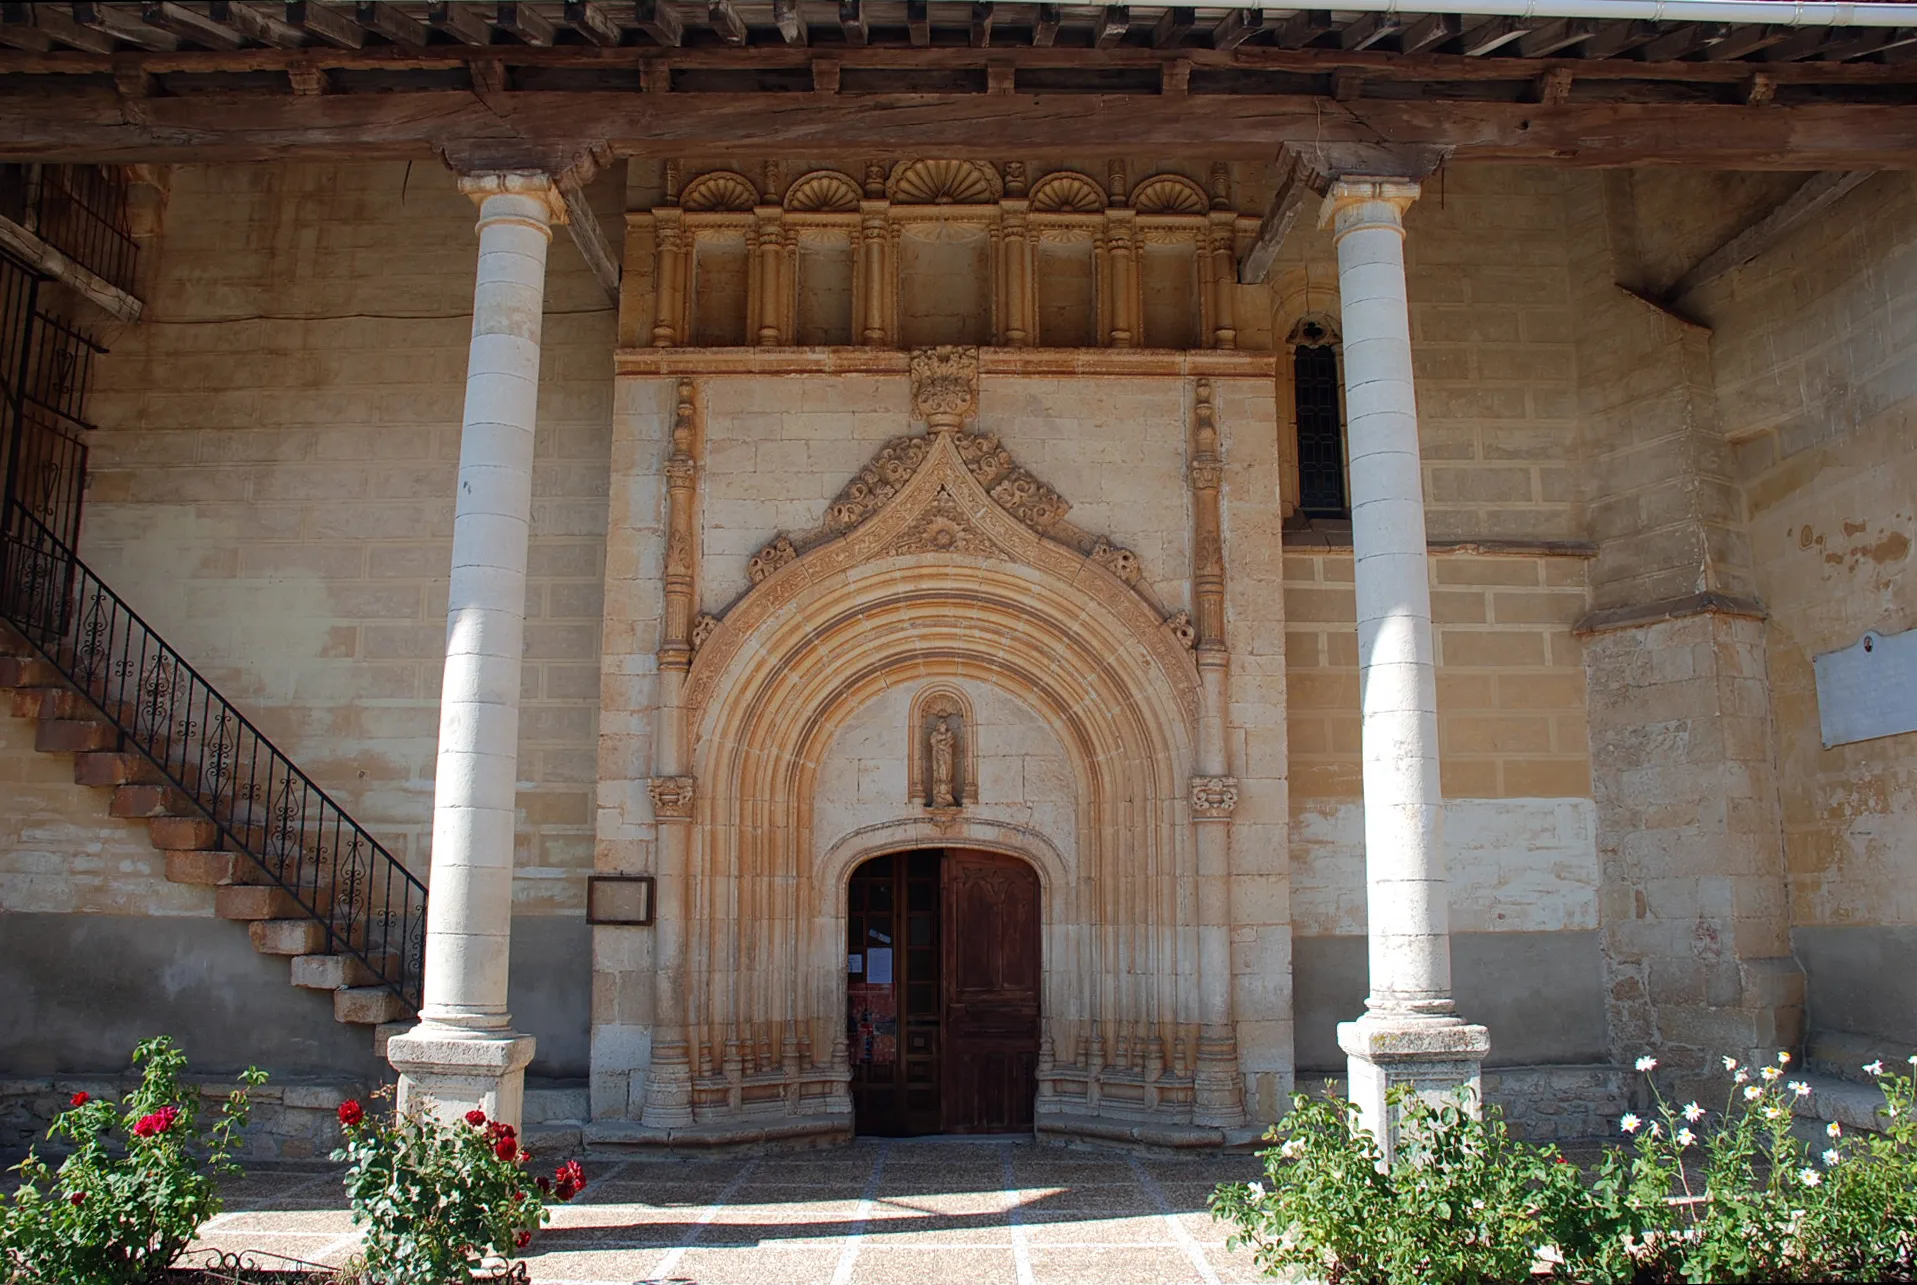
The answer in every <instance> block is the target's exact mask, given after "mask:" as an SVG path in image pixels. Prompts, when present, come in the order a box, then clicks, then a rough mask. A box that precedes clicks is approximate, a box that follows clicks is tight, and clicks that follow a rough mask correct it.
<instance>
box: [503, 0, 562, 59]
mask: <svg viewBox="0 0 1917 1285" xmlns="http://www.w3.org/2000/svg"><path fill="white" fill-rule="evenodd" d="M493 25H494V26H496V27H498V28H499V29H500V30H501V31H504V32H506V33H507V34H509V35H512V36H517V37H518V38H519V39H520V41H521V42H523V43H525V44H528V45H533V46H535V47H539V48H545V47H547V46H549V45H551V44H552V43H553V39H554V37H555V36H557V35H558V34H559V33H558V31H557V30H556V29H555V28H554V27H553V25H552V23H551V21H550V20H548V19H547V18H546V16H545V15H544V14H542V13H540V12H539V10H537V9H535V8H533V7H532V6H531V5H529V4H502V5H498V6H496V7H495V8H494V10H493Z"/></svg>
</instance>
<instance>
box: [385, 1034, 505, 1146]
mask: <svg viewBox="0 0 1917 1285" xmlns="http://www.w3.org/2000/svg"><path fill="white" fill-rule="evenodd" d="M532 1056H533V1037H532V1036H530V1035H520V1034H517V1033H515V1032H512V1031H501V1032H499V1033H498V1034H496V1035H472V1034H469V1033H466V1032H463V1031H457V1030H453V1029H449V1028H446V1027H433V1026H431V1025H430V1024H427V1023H423V1022H422V1023H421V1024H420V1025H418V1026H416V1027H414V1028H413V1029H412V1030H410V1031H408V1032H406V1033H405V1034H404V1035H395V1036H394V1037H393V1038H392V1039H390V1040H388V1041H387V1043H386V1060H387V1061H388V1062H390V1063H392V1065H393V1069H394V1070H395V1071H398V1072H399V1102H398V1106H399V1109H400V1110H401V1111H411V1110H421V1111H429V1112H431V1113H432V1114H434V1115H437V1116H439V1117H440V1118H441V1119H444V1120H457V1119H458V1118H459V1117H461V1116H463V1115H465V1114H466V1113H467V1112H468V1111H471V1110H472V1109H474V1108H475V1107H477V1108H478V1109H479V1110H481V1111H484V1112H485V1113H486V1118H487V1119H488V1120H497V1121H499V1122H500V1123H502V1124H510V1125H512V1126H513V1127H514V1128H515V1129H516V1128H518V1127H519V1126H520V1124H521V1123H522V1120H521V1117H522V1116H523V1114H524V1110H525V1099H526V1064H527V1063H528V1062H531V1061H532Z"/></svg>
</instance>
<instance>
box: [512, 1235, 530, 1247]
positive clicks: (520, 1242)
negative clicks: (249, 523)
mask: <svg viewBox="0 0 1917 1285" xmlns="http://www.w3.org/2000/svg"><path fill="white" fill-rule="evenodd" d="M530 1244H532V1233H531V1232H529V1231H522V1232H520V1233H519V1234H518V1235H517V1236H514V1237H513V1248H514V1249H524V1248H525V1247H526V1246H528V1245H530Z"/></svg>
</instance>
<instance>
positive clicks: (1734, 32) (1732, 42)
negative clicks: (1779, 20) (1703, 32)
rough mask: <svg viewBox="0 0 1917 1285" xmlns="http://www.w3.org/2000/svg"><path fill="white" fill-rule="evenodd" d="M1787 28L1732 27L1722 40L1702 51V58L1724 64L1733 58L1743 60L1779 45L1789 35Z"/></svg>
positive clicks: (1750, 24)
mask: <svg viewBox="0 0 1917 1285" xmlns="http://www.w3.org/2000/svg"><path fill="white" fill-rule="evenodd" d="M1790 31H1791V29H1790V28H1789V27H1778V26H1772V25H1769V24H1766V23H1755V22H1753V23H1746V24H1744V25H1743V26H1741V27H1732V28H1731V29H1730V31H1729V32H1727V33H1726V34H1725V36H1724V38H1723V39H1722V40H1720V41H1718V42H1717V43H1716V44H1714V45H1712V46H1711V47H1710V48H1709V49H1706V50H1705V51H1704V56H1705V57H1706V58H1708V59H1710V60H1711V61H1712V62H1726V61H1728V60H1730V59H1733V58H1743V57H1746V56H1748V55H1750V54H1754V53H1756V52H1757V51H1758V50H1760V49H1768V48H1770V47H1771V46H1772V45H1775V44H1779V43H1781V42H1782V41H1783V40H1784V38H1785V37H1786V36H1788V35H1790Z"/></svg>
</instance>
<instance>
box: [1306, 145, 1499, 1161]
mask: <svg viewBox="0 0 1917 1285" xmlns="http://www.w3.org/2000/svg"><path fill="white" fill-rule="evenodd" d="M1417 197H1418V185H1417V184H1416V183H1409V182H1404V181H1400V180H1394V179H1366V178H1354V179H1345V180H1342V181H1340V182H1337V183H1335V184H1333V185H1332V187H1331V190H1330V192H1329V194H1328V195H1327V196H1326V198H1325V204H1324V212H1323V215H1322V220H1323V221H1326V222H1329V223H1331V225H1332V228H1333V234H1334V236H1335V237H1336V239H1337V243H1338V285H1339V294H1340V299H1341V301H1342V305H1343V314H1344V334H1345V345H1344V378H1345V401H1346V413H1347V416H1348V420H1349V426H1348V429H1347V432H1348V435H1349V442H1350V454H1351V528H1352V531H1351V541H1352V548H1353V554H1354V569H1353V578H1354V580H1355V581H1356V584H1355V588H1356V590H1357V600H1358V670H1359V688H1360V692H1361V700H1362V702H1363V706H1364V723H1363V729H1362V745H1363V753H1364V802H1365V883H1366V915H1367V920H1368V925H1369V936H1370V947H1371V949H1370V965H1371V992H1370V994H1369V995H1368V996H1367V997H1366V999H1365V1012H1364V1015H1363V1016H1362V1017H1360V1018H1359V1019H1358V1020H1357V1021H1355V1022H1343V1023H1340V1024H1339V1027H1338V1044H1339V1047H1341V1048H1343V1049H1344V1051H1345V1053H1346V1054H1347V1055H1348V1056H1349V1058H1350V1064H1349V1065H1350V1084H1351V1089H1350V1092H1351V1098H1352V1101H1354V1102H1356V1103H1357V1104H1358V1106H1359V1108H1360V1110H1361V1111H1362V1112H1363V1118H1364V1121H1365V1125H1366V1127H1367V1128H1369V1129H1370V1130H1372V1132H1373V1134H1374V1135H1375V1136H1376V1137H1378V1138H1379V1140H1380V1142H1381V1143H1382V1145H1384V1146H1385V1147H1386V1149H1387V1150H1389V1148H1390V1147H1391V1145H1392V1134H1393V1132H1394V1129H1393V1124H1392V1118H1391V1115H1390V1112H1389V1110H1388V1108H1387V1105H1386V1103H1387V1096H1388V1094H1389V1093H1390V1091H1391V1089H1392V1088H1394V1087H1396V1086H1398V1085H1400V1084H1408V1085H1411V1086H1413V1087H1414V1088H1416V1089H1417V1090H1419V1091H1433V1092H1437V1091H1446V1090H1451V1089H1455V1088H1459V1087H1461V1086H1462V1087H1468V1088H1470V1089H1471V1090H1472V1091H1473V1092H1474V1093H1475V1092H1476V1091H1477V1090H1478V1067H1479V1064H1480V1063H1481V1062H1482V1061H1483V1059H1484V1054H1485V1052H1486V1051H1487V1050H1488V1048H1489V1047H1490V1041H1489V1038H1488V1035H1487V1032H1486V1031H1485V1028H1484V1027H1482V1026H1469V1025H1466V1024H1465V1023H1464V1022H1463V1021H1462V1020H1461V1019H1460V1018H1459V1017H1458V1016H1457V1014H1456V1013H1455V1012H1454V1011H1453V1005H1452V1000H1451V933H1450V906H1449V902H1448V897H1449V890H1448V888H1447V886H1446V880H1445V861H1444V829H1443V822H1444V798H1443V795H1442V794H1441V792H1440V790H1439V785H1438V712H1437V704H1438V702H1437V682H1436V675H1435V672H1434V666H1433V663H1432V661H1433V656H1432V644H1431V590H1430V581H1429V578H1428V577H1429V571H1428V569H1427V563H1426V552H1425V525H1424V483H1423V474H1422V466H1421V463H1420V459H1419V452H1418V408H1417V400H1416V395H1415V393H1414V391H1413V388H1412V380H1411V323H1410V311H1409V307H1408V305H1407V302H1406V294H1405V275H1404V223H1403V216H1404V211H1405V210H1406V209H1407V208H1409V206H1410V205H1411V203H1412V202H1413V201H1415V200H1416V199H1417Z"/></svg>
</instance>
